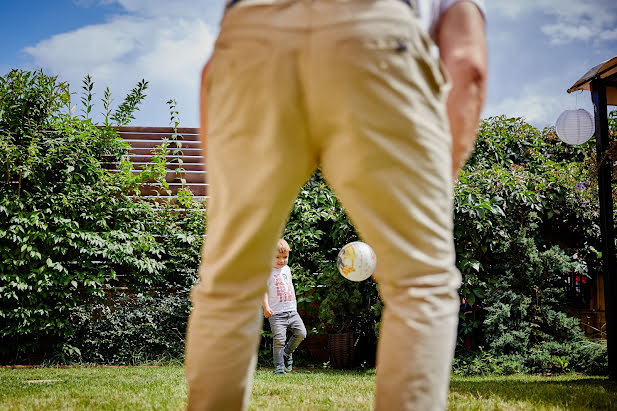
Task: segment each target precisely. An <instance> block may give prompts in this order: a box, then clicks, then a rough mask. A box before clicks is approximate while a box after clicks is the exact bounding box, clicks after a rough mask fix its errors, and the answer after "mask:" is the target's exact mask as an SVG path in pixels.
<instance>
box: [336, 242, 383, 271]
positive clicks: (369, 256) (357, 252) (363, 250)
mask: <svg viewBox="0 0 617 411" xmlns="http://www.w3.org/2000/svg"><path fill="white" fill-rule="evenodd" d="M375 264H377V256H376V255H375V251H373V249H372V248H371V246H370V245H368V244H366V243H363V242H362V241H354V242H352V243H349V244H346V245H345V246H344V247H343V248H341V251H340V252H339V253H338V257H337V259H336V266H337V267H338V270H339V272H340V273H341V275H342V276H343V277H345V278H347V279H348V280H351V281H364V280H366V279H367V278H369V277H370V276H371V275H373V271H375Z"/></svg>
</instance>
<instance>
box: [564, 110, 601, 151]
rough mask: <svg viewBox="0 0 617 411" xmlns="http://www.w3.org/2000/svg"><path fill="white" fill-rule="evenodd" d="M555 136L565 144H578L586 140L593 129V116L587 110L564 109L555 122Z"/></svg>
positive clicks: (591, 134)
mask: <svg viewBox="0 0 617 411" xmlns="http://www.w3.org/2000/svg"><path fill="white" fill-rule="evenodd" d="M555 131H557V137H559V139H560V140H561V141H563V142H564V143H566V144H571V145H579V144H583V143H585V142H586V141H588V140H589V139H590V138H591V136H593V133H594V131H595V128H594V125H593V118H592V117H591V114H589V112H588V111H587V110H584V109H582V108H579V109H577V110H566V111H564V112H563V113H561V115H560V116H559V118H558V119H557V123H556V124H555Z"/></svg>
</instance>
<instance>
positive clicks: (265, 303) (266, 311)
mask: <svg viewBox="0 0 617 411" xmlns="http://www.w3.org/2000/svg"><path fill="white" fill-rule="evenodd" d="M261 305H262V306H263V308H264V317H266V318H269V317H270V316H271V315H272V314H274V312H273V311H272V309H271V308H270V304H268V293H265V294H264V299H263V301H262V302H261Z"/></svg>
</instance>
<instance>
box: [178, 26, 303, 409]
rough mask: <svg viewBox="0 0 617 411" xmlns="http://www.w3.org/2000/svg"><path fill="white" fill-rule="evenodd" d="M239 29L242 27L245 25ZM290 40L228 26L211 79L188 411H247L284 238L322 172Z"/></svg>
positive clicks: (188, 367)
mask: <svg viewBox="0 0 617 411" xmlns="http://www.w3.org/2000/svg"><path fill="white" fill-rule="evenodd" d="M240 23H241V22H240ZM296 40H297V39H296V38H295V37H294V36H292V35H287V36H280V35H277V34H276V33H273V32H272V30H270V29H269V28H267V27H266V28H260V27H256V26H255V25H252V26H251V27H250V28H248V29H246V28H242V24H239V25H238V26H229V25H227V26H226V25H223V27H222V29H221V34H220V36H219V39H218V40H217V45H216V46H215V51H214V54H213V57H212V62H211V66H210V72H209V78H208V83H207V84H206V88H207V94H208V101H209V107H208V118H209V124H208V153H207V167H208V182H209V184H210V186H209V195H210V199H209V202H208V229H207V238H206V241H205V246H204V248H203V255H202V263H201V266H200V268H199V273H200V278H201V281H200V283H199V284H198V285H197V286H196V287H195V288H194V290H193V291H192V294H191V298H192V302H193V311H192V312H191V315H190V319H189V325H188V334H187V347H186V378H187V383H188V387H189V393H188V408H189V409H199V410H237V409H244V408H246V406H247V398H248V395H249V392H250V391H249V389H250V385H251V378H252V373H253V370H254V367H255V360H256V352H257V347H258V343H259V333H260V328H261V325H262V320H261V317H260V315H259V308H258V307H259V304H260V301H261V299H262V297H263V294H264V292H265V291H266V281H267V278H268V275H269V273H270V269H271V265H272V259H273V257H274V255H275V247H276V241H277V239H278V238H279V237H280V235H281V234H282V231H283V227H284V223H285V220H286V217H287V215H288V213H289V211H290V209H291V206H292V204H293V200H294V198H295V197H296V195H297V192H298V190H299V188H300V186H301V185H302V184H303V183H304V182H305V181H306V179H307V178H308V177H309V176H310V174H311V173H312V171H313V169H314V167H315V159H314V155H312V154H311V153H312V151H311V148H310V147H309V146H308V144H307V139H306V131H305V129H306V127H305V119H304V117H303V113H302V111H301V108H300V105H299V104H297V102H298V100H299V97H298V95H299V85H298V82H297V77H296V76H297V74H296V72H297V67H296V65H297V61H296V58H295V55H292V54H290V53H291V51H290V50H293V47H292V46H291V44H292V43H293V42H294V41H296Z"/></svg>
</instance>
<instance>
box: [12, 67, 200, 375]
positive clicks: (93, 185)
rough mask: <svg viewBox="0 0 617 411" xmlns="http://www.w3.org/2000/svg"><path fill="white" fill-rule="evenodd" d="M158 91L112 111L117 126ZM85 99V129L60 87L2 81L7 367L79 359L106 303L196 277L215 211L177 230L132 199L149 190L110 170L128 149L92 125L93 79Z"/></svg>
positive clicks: (24, 75) (47, 81) (36, 78)
mask: <svg viewBox="0 0 617 411" xmlns="http://www.w3.org/2000/svg"><path fill="white" fill-rule="evenodd" d="M146 88H147V83H146V82H141V83H139V84H138V85H137V86H136V87H135V89H133V91H132V92H131V93H130V94H129V95H128V96H127V98H126V99H125V100H124V102H123V103H122V104H121V105H120V106H119V107H118V108H117V109H116V110H111V107H110V103H109V101H108V102H107V104H106V109H107V110H108V112H107V114H106V117H108V118H109V119H111V120H112V121H113V122H114V123H113V124H112V125H122V124H126V122H128V121H130V119H131V118H132V117H133V112H134V111H135V110H136V109H137V106H138V104H139V103H140V102H141V101H142V100H143V98H144V97H145V94H144V91H145V90H146ZM84 92H85V96H86V97H84V98H82V102H83V103H84V110H83V112H84V116H82V117H81V118H80V117H76V116H74V115H73V114H72V113H73V112H74V107H73V106H71V103H70V93H69V88H68V85H66V84H64V83H59V82H58V81H57V79H56V78H55V77H51V76H47V75H44V74H43V73H42V72H40V71H37V72H33V73H30V72H23V71H18V70H13V71H11V72H10V73H9V74H7V75H6V76H4V77H2V78H0V216H2V218H0V307H2V309H1V310H0V361H2V362H4V363H14V362H18V361H29V362H40V361H42V360H44V359H46V358H49V357H53V356H55V355H58V353H61V354H62V353H64V354H74V353H78V352H79V347H78V344H77V342H75V340H74V339H72V340H71V341H73V342H74V344H77V345H71V344H69V342H68V341H69V340H70V339H71V338H72V336H73V334H74V331H75V323H73V322H72V318H73V317H72V316H71V314H72V313H74V312H75V311H74V310H75V309H76V308H78V307H81V306H82V305H83V304H86V305H87V304H98V303H99V302H101V301H104V299H105V297H106V294H105V290H107V289H109V288H110V287H121V286H130V288H131V290H136V291H140V290H144V289H147V288H149V287H156V286H165V287H169V288H173V287H177V288H179V287H186V284H187V283H191V284H192V281H193V280H194V277H195V274H194V272H195V270H196V265H197V263H196V261H198V251H196V250H198V249H199V246H200V244H201V238H202V233H203V229H204V224H205V221H204V218H203V210H200V207H199V205H197V206H196V208H197V211H196V212H195V213H193V214H192V215H190V216H189V217H187V218H182V224H183V225H182V224H181V223H180V222H172V221H171V220H172V219H174V218H176V217H174V214H173V213H171V212H170V210H166V211H165V212H160V210H157V209H156V208H155V207H154V206H153V205H152V204H148V203H145V202H136V201H134V200H133V199H132V198H130V197H129V196H128V194H129V193H130V192H131V191H132V190H134V186H135V185H136V184H139V183H141V182H142V181H133V180H130V181H128V180H127V177H126V173H118V174H113V173H110V172H109V171H108V170H107V169H106V164H109V163H110V162H114V161H118V160H119V159H120V157H121V156H122V155H123V154H124V153H125V150H126V148H127V144H126V143H124V142H123V141H122V140H121V139H120V138H119V137H118V135H117V133H116V132H115V131H114V129H113V128H111V127H110V126H107V127H97V126H96V125H95V124H93V123H92V121H91V120H90V119H89V118H87V115H88V114H89V112H90V108H89V107H90V106H89V104H90V102H91V100H92V82H91V80H90V79H89V77H87V78H86V80H85V81H84ZM106 98H107V99H108V100H110V97H109V91H106ZM64 108H66V113H63V112H62V110H63V109H64ZM129 174H130V173H129ZM151 177H152V176H149V177H148V178H151ZM127 181H128V182H127ZM168 207H169V208H172V207H173V206H171V205H169V206H168ZM179 215H180V214H176V216H179ZM195 231H198V233H196V232H195ZM157 238H159V241H157ZM161 238H162V240H160V239H161ZM170 264H174V265H175V266H174V267H171V266H170ZM191 270H192V271H191ZM191 272H192V273H193V275H192V277H191V276H190V275H188V276H187V273H191ZM175 284H178V285H177V286H176V285H175Z"/></svg>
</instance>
